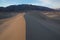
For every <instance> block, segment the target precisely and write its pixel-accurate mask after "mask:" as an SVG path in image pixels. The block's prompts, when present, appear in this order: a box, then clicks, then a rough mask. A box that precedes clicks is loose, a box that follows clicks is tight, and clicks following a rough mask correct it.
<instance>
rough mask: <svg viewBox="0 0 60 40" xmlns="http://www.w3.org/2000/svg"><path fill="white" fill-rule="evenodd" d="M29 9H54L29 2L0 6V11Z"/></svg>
mask: <svg viewBox="0 0 60 40" xmlns="http://www.w3.org/2000/svg"><path fill="white" fill-rule="evenodd" d="M29 10H40V11H54V9H51V8H48V7H43V6H36V5H29V4H21V5H10V6H8V7H0V12H18V11H29Z"/></svg>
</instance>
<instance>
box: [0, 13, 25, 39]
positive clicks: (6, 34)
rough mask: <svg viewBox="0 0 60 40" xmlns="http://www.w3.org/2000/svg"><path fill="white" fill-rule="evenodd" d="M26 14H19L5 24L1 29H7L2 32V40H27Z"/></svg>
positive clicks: (0, 36) (0, 37) (0, 33)
mask: <svg viewBox="0 0 60 40" xmlns="http://www.w3.org/2000/svg"><path fill="white" fill-rule="evenodd" d="M23 16H24V14H23V13H22V14H18V15H17V16H14V17H12V18H10V19H8V20H7V21H6V22H4V23H3V24H2V25H0V27H3V28H4V27H5V29H3V28H2V29H3V30H2V31H1V32H0V40H25V39H26V38H25V37H26V29H25V28H26V27H25V19H24V17H23Z"/></svg>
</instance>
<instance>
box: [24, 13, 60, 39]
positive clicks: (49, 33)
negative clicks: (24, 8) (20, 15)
mask: <svg viewBox="0 0 60 40" xmlns="http://www.w3.org/2000/svg"><path fill="white" fill-rule="evenodd" d="M29 13H30V12H29ZM38 15H39V14H38V13H36V14H35V13H34V15H33V13H32V14H31V15H30V14H28V13H27V14H26V15H25V20H26V27H27V35H26V36H27V40H60V25H57V24H56V23H54V22H53V21H50V20H46V19H44V18H42V17H39V16H38Z"/></svg>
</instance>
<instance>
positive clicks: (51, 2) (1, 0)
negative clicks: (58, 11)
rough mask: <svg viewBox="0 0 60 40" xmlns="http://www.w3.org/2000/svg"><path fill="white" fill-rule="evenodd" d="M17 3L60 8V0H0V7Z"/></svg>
mask: <svg viewBox="0 0 60 40" xmlns="http://www.w3.org/2000/svg"><path fill="white" fill-rule="evenodd" d="M18 4H33V5H39V6H46V7H50V8H60V0H0V7H1V6H4V7H6V6H9V5H18Z"/></svg>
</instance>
